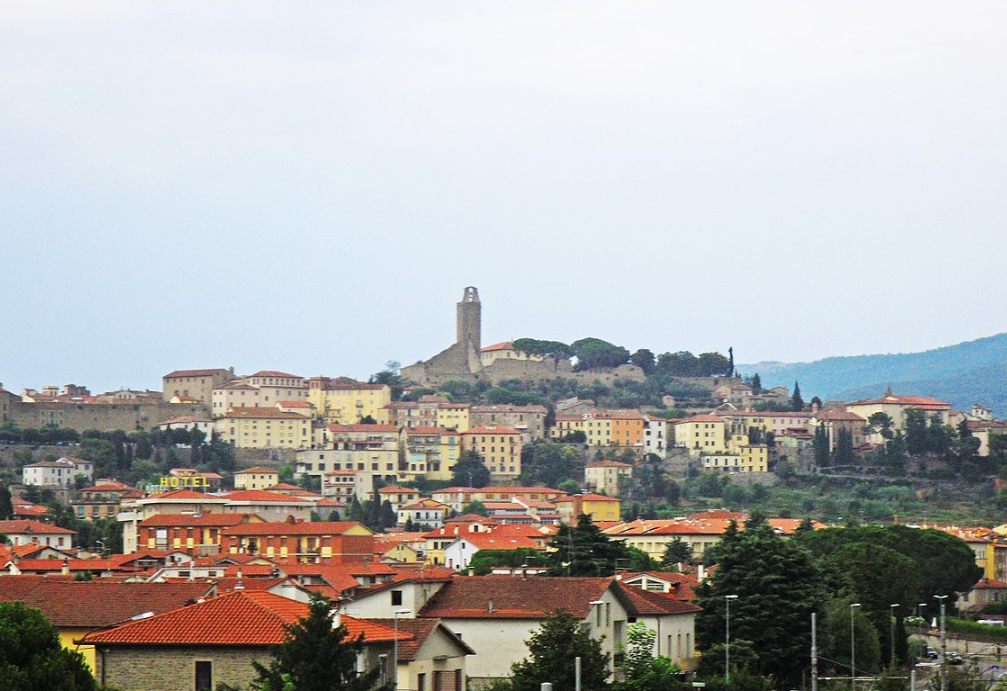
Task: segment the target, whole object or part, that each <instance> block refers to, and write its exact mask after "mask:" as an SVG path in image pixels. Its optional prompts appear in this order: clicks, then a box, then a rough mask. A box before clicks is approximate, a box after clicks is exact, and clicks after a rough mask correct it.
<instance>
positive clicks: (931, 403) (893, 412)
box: [846, 388, 951, 443]
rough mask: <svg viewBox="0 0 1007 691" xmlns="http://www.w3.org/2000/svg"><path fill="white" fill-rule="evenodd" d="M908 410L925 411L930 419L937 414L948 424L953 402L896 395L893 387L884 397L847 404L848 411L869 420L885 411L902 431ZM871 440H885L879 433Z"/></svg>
mask: <svg viewBox="0 0 1007 691" xmlns="http://www.w3.org/2000/svg"><path fill="white" fill-rule="evenodd" d="M907 410H921V411H923V413H924V415H925V416H926V418H927V420H928V421H929V420H930V417H931V416H932V415H936V416H937V417H938V418H940V420H941V422H942V423H943V424H945V425H946V424H948V418H949V415H950V413H951V404H950V403H946V402H944V401H938V400H936V399H933V398H925V397H923V396H895V395H894V394H892V390H891V388H889V389H888V390H887V391H886V392H885V395H884V396H883V397H882V398H877V399H870V400H862V401H854V402H853V403H847V404H846V411H847V412H850V413H856V414H857V415H859V416H860V417H862V418H864V420H869V419H870V417H871V415H874V414H875V413H884V414H886V415H887V416H888V417H890V418H891V419H892V423H893V424H892V428H893V429H894V430H898V431H902V432H905V430H906V411H907ZM870 440H871V441H872V442H875V443H881V442H883V441H884V439H883V438H882V437H881V435H880V434H879V433H875V434H873V435H871V439H870Z"/></svg>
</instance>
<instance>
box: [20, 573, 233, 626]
mask: <svg viewBox="0 0 1007 691" xmlns="http://www.w3.org/2000/svg"><path fill="white" fill-rule="evenodd" d="M212 587H213V586H212V584H207V583H123V582H110V581H107V580H104V579H101V580H95V581H89V582H75V581H53V580H43V581H41V582H39V584H38V586H37V587H35V588H33V589H32V590H31V591H30V592H28V593H25V594H24V596H23V597H21V598H18V599H23V600H24V603H25V604H26V605H27V606H29V607H34V608H35V609H38V610H41V612H42V614H44V615H45V617H46V619H48V620H49V621H51V622H52V623H53V624H54V625H56V626H60V627H80V628H94V627H97V626H112V625H114V624H119V623H122V622H124V621H127V620H129V618H130V617H134V616H136V615H138V614H142V613H144V612H153V613H154V614H159V613H161V612H167V611H169V610H173V609H178V608H179V607H184V606H185V605H187V604H191V603H193V602H195V601H196V600H198V599H199V598H201V597H206V596H207V595H208V594H209V592H210V591H211V590H212Z"/></svg>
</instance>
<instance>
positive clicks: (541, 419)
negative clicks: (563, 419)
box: [471, 405, 549, 444]
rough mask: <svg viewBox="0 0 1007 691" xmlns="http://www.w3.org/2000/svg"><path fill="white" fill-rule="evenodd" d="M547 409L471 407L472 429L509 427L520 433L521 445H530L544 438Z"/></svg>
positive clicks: (498, 406)
mask: <svg viewBox="0 0 1007 691" xmlns="http://www.w3.org/2000/svg"><path fill="white" fill-rule="evenodd" d="M548 414H549V410H548V408H546V407H545V406H541V405H478V406H472V409H471V420H472V426H473V427H510V428H511V429H516V430H517V431H518V432H520V433H521V443H522V444H530V443H532V442H533V441H534V440H536V439H544V438H545V436H546V428H545V419H546V416H547V415H548Z"/></svg>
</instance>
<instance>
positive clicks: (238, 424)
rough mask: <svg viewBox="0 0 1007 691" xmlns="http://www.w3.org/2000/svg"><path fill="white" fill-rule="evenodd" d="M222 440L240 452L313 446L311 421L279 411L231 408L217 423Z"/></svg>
mask: <svg viewBox="0 0 1007 691" xmlns="http://www.w3.org/2000/svg"><path fill="white" fill-rule="evenodd" d="M217 433H218V434H219V435H220V438H221V439H222V440H223V441H225V442H228V443H230V444H232V445H233V446H234V447H236V448H239V449H271V448H273V449H275V448H279V449H303V448H307V447H309V446H311V418H309V417H306V416H304V415H301V414H300V413H285V412H283V411H281V410H277V409H276V408H231V409H230V410H229V411H227V413H226V414H225V415H224V417H222V418H220V419H218V420H217Z"/></svg>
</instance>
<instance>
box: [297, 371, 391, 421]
mask: <svg viewBox="0 0 1007 691" xmlns="http://www.w3.org/2000/svg"><path fill="white" fill-rule="evenodd" d="M307 383H308V401H309V402H310V403H312V404H313V405H314V406H315V409H316V410H317V411H318V414H319V415H321V416H322V417H323V418H324V419H325V421H326V422H329V423H335V424H340V425H352V424H356V423H359V422H360V421H361V420H362V419H364V418H371V419H372V420H374V421H375V422H377V423H387V422H388V419H387V411H386V410H384V408H385V407H386V406H388V404H390V403H391V402H392V390H391V388H390V387H389V386H387V385H386V384H361V383H343V381H342V380H332V379H329V378H328V377H313V378H311V379H308V380H307Z"/></svg>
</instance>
